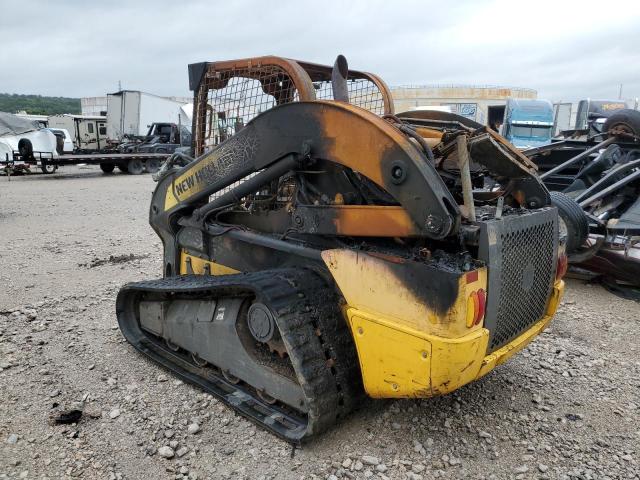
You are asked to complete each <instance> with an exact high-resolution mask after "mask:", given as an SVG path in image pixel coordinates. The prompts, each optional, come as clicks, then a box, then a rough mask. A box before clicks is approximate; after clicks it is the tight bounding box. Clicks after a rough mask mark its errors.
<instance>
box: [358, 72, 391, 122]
mask: <svg viewBox="0 0 640 480" xmlns="http://www.w3.org/2000/svg"><path fill="white" fill-rule="evenodd" d="M362 76H363V78H366V79H367V80H370V81H371V82H373V83H374V84H375V85H376V87H378V90H380V93H381V94H382V102H383V105H384V114H385V115H393V114H394V112H395V108H394V106H393V97H392V96H391V90H390V89H389V87H388V86H387V84H386V83H385V82H384V80H382V79H381V78H380V77H379V76H377V75H375V74H373V73H368V72H362Z"/></svg>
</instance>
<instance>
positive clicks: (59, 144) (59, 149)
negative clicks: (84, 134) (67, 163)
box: [56, 135, 64, 155]
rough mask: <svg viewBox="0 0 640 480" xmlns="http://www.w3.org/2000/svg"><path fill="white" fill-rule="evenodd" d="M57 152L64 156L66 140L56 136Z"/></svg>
mask: <svg viewBox="0 0 640 480" xmlns="http://www.w3.org/2000/svg"><path fill="white" fill-rule="evenodd" d="M56 152H58V154H59V155H64V138H63V137H62V136H61V135H56Z"/></svg>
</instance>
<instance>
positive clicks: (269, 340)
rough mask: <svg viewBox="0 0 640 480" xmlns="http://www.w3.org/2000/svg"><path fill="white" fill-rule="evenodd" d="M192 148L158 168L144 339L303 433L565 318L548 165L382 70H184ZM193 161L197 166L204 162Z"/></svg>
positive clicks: (120, 305)
mask: <svg viewBox="0 0 640 480" xmlns="http://www.w3.org/2000/svg"><path fill="white" fill-rule="evenodd" d="M189 83H190V88H191V89H192V90H193V91H194V117H193V128H192V131H193V157H195V160H194V159H193V158H191V159H190V158H188V157H185V156H181V157H180V158H182V159H183V160H184V159H185V158H186V160H187V162H183V163H186V165H183V166H178V164H179V163H180V162H179V161H178V160H179V159H178V155H174V157H172V159H170V160H169V162H168V163H167V164H165V165H164V166H163V168H162V169H161V172H160V175H159V178H157V179H158V184H157V187H156V189H155V191H154V194H153V198H152V200H151V207H150V212H149V221H150V224H151V226H152V227H153V229H154V230H155V232H156V233H157V234H158V236H159V237H160V238H161V240H162V243H163V245H164V266H163V270H164V271H163V278H161V279H158V280H150V281H143V282H137V283H131V284H128V285H126V286H124V287H123V288H122V290H121V291H120V292H119V294H118V298H117V305H116V309H117V317H118V322H119V325H120V328H121V330H122V332H123V334H124V336H125V337H126V339H127V340H128V341H129V342H130V343H131V344H132V345H133V346H135V348H137V349H138V350H140V351H141V352H143V353H145V354H146V355H148V356H149V357H151V358H152V359H153V360H155V361H157V362H158V363H160V364H162V365H164V366H165V367H166V368H168V369H170V370H172V371H173V372H174V373H175V374H176V375H178V376H179V377H181V378H183V379H185V380H187V381H190V382H193V383H195V384H197V385H199V386H201V387H202V388H203V389H205V390H206V391H208V392H210V393H211V394H213V395H215V396H216V397H217V398H219V399H220V400H221V401H223V402H225V403H226V404H228V405H229V406H230V407H231V408H233V409H235V410H236V411H237V412H239V413H240V414H242V415H244V416H246V417H248V418H250V419H252V420H253V421H255V422H257V423H258V424H260V425H261V426H262V427H264V428H266V429H268V430H270V431H271V432H273V433H275V434H276V435H278V436H280V437H282V438H284V439H286V440H288V441H290V442H300V441H302V440H303V439H306V438H308V437H310V436H312V435H316V434H318V433H320V432H322V431H325V430H326V429H328V428H329V427H331V426H332V425H334V424H335V423H337V422H339V421H340V420H341V419H342V418H344V416H345V415H347V414H348V413H349V411H351V410H353V409H354V408H356V407H357V406H358V405H359V404H361V403H362V401H363V399H364V395H365V393H366V395H369V396H370V397H374V398H423V397H432V396H435V395H442V394H446V393H448V392H451V391H453V390H455V389H457V388H460V387H461V386H463V385H465V384H467V383H469V382H472V381H473V380H476V379H478V378H480V377H482V376H483V375H485V374H487V373H488V372H489V371H491V370H492V369H493V368H494V367H495V366H496V365H499V364H501V363H503V362H504V361H505V360H507V359H508V358H509V357H510V356H511V355H513V354H514V353H515V352H517V351H518V350H520V349H522V348H523V347H524V346H525V345H526V344H527V343H528V342H529V341H530V340H531V339H532V338H533V337H535V336H536V335H537V334H539V333H540V332H541V331H542V330H543V329H544V328H545V326H546V325H547V324H548V322H549V321H550V319H551V317H552V316H553V314H554V313H555V310H556V308H557V305H558V302H559V300H560V296H561V294H562V292H563V288H564V283H563V281H562V275H563V274H564V272H565V270H566V256H565V255H564V251H563V243H562V239H561V238H559V234H558V216H557V211H556V209H555V208H554V207H552V206H551V204H550V197H549V193H548V191H547V189H546V188H545V187H544V185H543V184H542V182H541V181H540V180H539V178H538V176H537V175H536V168H535V166H534V165H533V164H532V163H531V162H529V161H528V160H527V158H526V157H524V156H523V155H522V154H520V153H519V152H518V151H517V150H516V149H514V148H513V147H512V146H511V145H510V144H508V143H507V142H506V141H504V140H503V139H502V138H501V137H500V136H498V135H497V134H496V133H495V132H493V131H491V130H488V129H486V128H483V127H481V126H480V125H478V124H475V123H474V122H471V121H469V120H466V119H464V118H463V117H459V116H457V115H452V114H444V113H442V112H427V111H416V112H405V113H401V114H398V115H394V112H393V103H392V98H391V95H390V93H389V89H388V88H387V86H386V85H385V84H384V82H383V81H382V80H381V79H380V78H378V77H377V76H375V75H372V74H370V73H365V72H359V71H354V70H349V69H348V66H347V62H346V60H345V59H344V57H342V56H340V57H338V60H336V63H335V65H334V66H333V67H329V66H323V65H317V64H313V63H308V62H301V61H294V60H289V59H285V58H279V57H260V58H251V59H244V60H234V61H223V62H215V63H199V64H192V65H190V66H189ZM189 160H192V161H189Z"/></svg>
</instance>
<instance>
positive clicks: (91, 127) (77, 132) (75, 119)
mask: <svg viewBox="0 0 640 480" xmlns="http://www.w3.org/2000/svg"><path fill="white" fill-rule="evenodd" d="M49 127H50V128H65V129H67V130H68V131H69V133H70V134H71V141H72V142H73V145H74V151H76V152H79V153H90V152H97V151H100V150H104V149H106V148H107V119H106V118H105V117H101V116H89V115H69V114H65V115H53V116H51V117H49Z"/></svg>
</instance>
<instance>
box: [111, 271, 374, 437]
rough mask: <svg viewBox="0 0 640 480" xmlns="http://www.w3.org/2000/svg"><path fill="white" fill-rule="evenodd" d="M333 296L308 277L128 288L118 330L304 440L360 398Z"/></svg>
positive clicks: (192, 279)
mask: <svg viewBox="0 0 640 480" xmlns="http://www.w3.org/2000/svg"><path fill="white" fill-rule="evenodd" d="M336 306H337V301H336V298H335V293H334V292H333V291H332V289H331V288H330V287H329V286H328V285H326V283H325V282H324V281H323V279H322V278H321V277H320V276H319V275H318V274H316V273H314V272H312V271H311V270H303V269H297V270H293V269H281V270H270V271H263V272H259V273H249V274H239V275H229V276H223V277H213V276H207V277H205V276H201V275H190V276H187V275H185V276H179V277H169V278H166V279H162V280H156V281H145V282H138V283H133V284H129V285H128V286H127V287H125V288H124V289H123V290H121V292H120V294H119V295H118V301H117V313H118V321H119V324H120V328H121V330H122V332H123V333H124V335H125V337H126V338H127V340H128V341H129V342H130V343H131V344H132V345H134V346H135V347H136V348H137V349H138V350H140V351H141V352H143V353H145V354H146V355H148V356H149V357H151V358H152V359H154V360H155V361H157V362H159V363H161V364H162V365H164V366H165V367H167V368H169V369H170V370H172V371H173V372H174V373H175V374H177V375H178V376H180V377H182V378H183V379H184V380H186V381H189V382H192V383H196V384H198V385H200V386H201V387H203V388H204V389H205V390H207V391H208V392H209V393H211V394H212V395H214V396H216V397H217V398H219V399H220V400H222V401H223V402H225V403H226V404H228V405H230V406H232V407H233V408H234V409H236V411H238V412H239V413H241V414H242V415H244V416H246V417H248V418H250V419H252V420H253V421H255V422H258V423H259V424H261V425H262V426H263V427H264V428H266V429H268V430H270V431H272V432H273V433H275V434H277V435H278V436H280V437H282V438H284V439H286V440H288V441H291V442H299V441H300V440H301V439H302V438H304V437H306V436H309V435H312V434H316V433H319V432H322V431H324V430H326V429H327V428H328V427H329V426H331V425H332V424H334V423H335V422H336V421H337V420H338V419H339V418H340V417H343V416H344V415H346V414H347V413H348V412H349V411H350V410H351V409H352V408H353V407H354V403H356V402H357V401H358V399H359V397H360V396H362V394H363V391H362V386H361V381H360V379H359V376H360V373H359V370H358V362H357V357H356V353H355V348H354V346H353V342H351V341H350V338H349V333H348V331H347V327H346V325H345V323H344V320H343V319H342V317H341V315H340V312H339V311H338V310H337V307H336Z"/></svg>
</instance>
